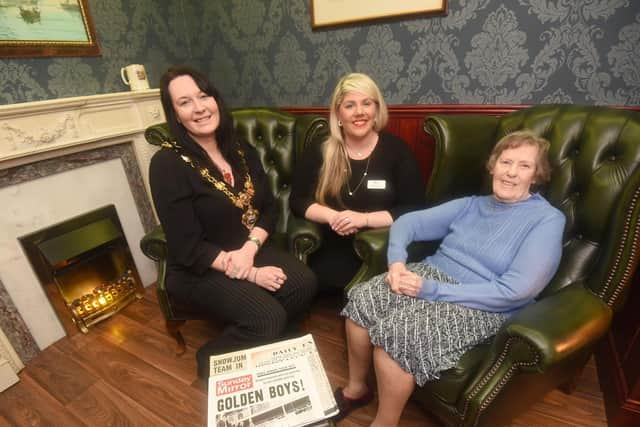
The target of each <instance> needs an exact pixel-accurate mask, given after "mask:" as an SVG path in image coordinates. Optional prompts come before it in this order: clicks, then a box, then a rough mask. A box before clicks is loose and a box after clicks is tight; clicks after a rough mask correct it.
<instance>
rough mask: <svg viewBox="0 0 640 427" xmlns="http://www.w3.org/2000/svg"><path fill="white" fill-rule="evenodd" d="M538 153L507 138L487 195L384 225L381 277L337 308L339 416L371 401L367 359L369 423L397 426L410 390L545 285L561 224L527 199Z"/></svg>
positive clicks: (533, 142)
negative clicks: (372, 378) (341, 343)
mask: <svg viewBox="0 0 640 427" xmlns="http://www.w3.org/2000/svg"><path fill="white" fill-rule="evenodd" d="M548 149H549V143H548V142H547V141H546V140H544V139H542V138H539V137H537V136H536V135H535V134H533V133H532V132H529V131H521V132H515V133H512V134H510V135H507V136H505V137H504V138H502V139H501V140H500V141H499V142H498V144H497V145H496V146H495V148H494V150H493V152H492V154H491V156H490V158H489V161H488V162H487V168H488V170H489V173H490V174H491V175H492V189H493V194H492V195H489V196H474V197H465V198H461V199H457V200H453V201H450V202H447V203H444V204H442V205H440V206H436V207H433V208H431V209H426V210H423V211H417V212H412V213H409V214H406V215H403V216H402V217H400V218H399V219H398V220H397V221H396V222H395V223H394V224H393V226H392V227H391V233H390V238H389V249H388V262H389V272H388V273H387V274H386V275H380V276H376V277H374V278H373V279H371V280H370V281H368V282H365V283H363V284H361V285H359V286H356V287H355V288H354V289H352V290H351V291H350V293H349V301H348V303H347V305H346V307H345V308H344V310H343V311H342V315H344V316H345V317H347V320H346V332H347V344H348V351H349V357H348V360H349V382H348V384H347V385H346V387H344V388H339V389H337V390H336V393H335V396H336V400H337V402H338V406H339V407H340V410H341V413H340V414H339V417H344V416H346V415H347V414H348V413H349V411H351V410H353V409H355V408H357V407H359V406H362V405H365V404H367V403H368V402H369V401H370V400H371V399H372V391H371V389H370V388H369V386H368V385H367V382H366V377H367V374H368V371H369V368H370V365H371V358H372V353H373V364H374V368H375V371H376V377H377V386H378V393H379V406H378V412H377V414H376V418H375V420H374V422H373V424H372V425H373V426H393V425H397V424H398V420H399V418H400V416H401V414H402V410H403V408H404V406H405V404H406V402H407V399H408V398H409V396H410V394H411V392H412V391H413V388H414V386H415V384H418V385H420V386H422V385H424V384H425V382H427V381H429V380H431V379H435V378H438V377H439V374H440V372H442V371H444V370H446V369H449V368H452V367H454V366H455V365H456V363H457V362H458V360H459V359H460V357H461V356H462V354H463V353H464V352H465V351H467V350H468V349H470V348H471V347H473V346H474V345H476V344H478V343H480V342H482V341H483V340H485V339H487V338H488V337H490V336H492V335H494V334H495V333H496V332H497V330H498V329H499V328H500V326H501V325H502V323H503V322H504V321H505V320H506V319H507V318H508V317H509V316H510V315H512V314H513V313H515V312H517V311H518V310H520V309H521V308H522V307H524V306H526V305H527V304H530V303H531V302H533V300H534V298H535V297H536V296H537V295H538V293H539V292H540V291H542V289H543V288H544V287H545V286H546V285H547V283H548V282H549V281H550V280H551V278H552V277H553V275H554V274H555V272H556V269H557V268H558V264H559V262H560V256H561V252H562V232H563V229H564V223H565V218H564V215H563V214H562V213H561V212H560V211H558V210H557V209H555V208H554V207H552V206H551V205H550V204H549V203H548V202H547V201H546V200H545V199H544V198H543V197H542V196H541V195H540V194H538V193H532V192H531V187H532V185H534V184H541V183H544V182H545V181H547V180H548V179H549V174H550V167H549V163H548V160H547V152H548ZM438 239H443V240H442V243H441V244H440V247H439V248H438V250H437V251H436V253H435V254H434V255H432V256H429V257H427V258H425V259H424V260H422V261H421V262H418V263H412V264H406V260H407V246H408V245H409V243H411V242H413V241H426V240H438Z"/></svg>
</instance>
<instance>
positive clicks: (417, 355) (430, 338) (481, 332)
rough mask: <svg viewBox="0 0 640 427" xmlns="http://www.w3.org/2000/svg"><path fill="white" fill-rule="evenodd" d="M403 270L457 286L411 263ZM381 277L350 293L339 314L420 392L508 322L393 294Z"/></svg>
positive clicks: (496, 316)
mask: <svg viewBox="0 0 640 427" xmlns="http://www.w3.org/2000/svg"><path fill="white" fill-rule="evenodd" d="M407 269H408V270H410V271H413V272H414V273H416V274H418V275H420V276H421V277H424V278H429V279H435V280H439V281H442V282H447V283H451V284H457V282H456V281H455V280H453V279H452V278H451V277H449V276H447V275H445V274H444V273H442V272H440V271H438V270H437V269H436V268H435V267H432V266H430V265H428V264H422V263H410V264H407ZM385 276H386V274H380V275H378V276H375V277H373V278H371V279H369V280H368V281H366V282H364V283H361V284H359V285H357V286H355V287H353V288H352V289H351V290H350V291H349V293H348V296H349V301H348V303H347V305H346V306H345V308H344V309H343V310H342V312H341V313H340V314H341V315H342V316H345V317H348V318H349V319H351V320H353V321H354V322H355V323H357V324H358V325H360V326H362V327H364V328H366V329H367V330H368V331H369V336H370V338H371V342H372V343H373V345H375V346H378V347H381V348H382V349H383V350H384V351H386V352H387V353H388V354H389V355H390V356H391V357H392V358H393V359H394V360H395V361H396V362H398V364H399V365H400V367H402V369H404V370H405V371H406V372H409V373H410V374H412V375H413V377H414V378H415V380H416V383H417V384H418V385H419V386H422V385H424V384H425V383H426V382H427V381H429V380H432V379H436V378H439V375H440V372H442V371H444V370H447V369H450V368H453V367H454V366H455V365H456V363H457V362H458V360H459V359H460V357H462V355H463V354H464V353H465V351H467V350H469V349H470V348H471V347H473V346H475V345H476V344H479V343H481V342H482V341H484V340H486V339H487V338H489V337H491V336H493V335H495V334H496V332H497V331H498V329H499V328H500V326H501V325H502V324H503V322H504V321H505V320H506V319H507V316H505V315H504V314H502V313H492V312H488V311H482V310H477V309H473V308H469V307H465V306H462V305H459V304H453V303H448V302H441V301H437V302H433V301H425V300H421V299H417V298H413V297H409V296H405V295H397V294H394V293H393V292H391V288H389V285H387V284H386V283H385V281H384V278H385Z"/></svg>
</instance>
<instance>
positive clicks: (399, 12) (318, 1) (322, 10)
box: [311, 0, 447, 29]
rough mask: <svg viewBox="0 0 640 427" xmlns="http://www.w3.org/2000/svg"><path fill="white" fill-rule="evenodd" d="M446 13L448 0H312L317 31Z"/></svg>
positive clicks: (314, 27)
mask: <svg viewBox="0 0 640 427" xmlns="http://www.w3.org/2000/svg"><path fill="white" fill-rule="evenodd" d="M446 14H447V0H393V1H390V0H367V1H366V2H363V1H360V0H311V27H312V28H313V29H317V28H324V27H334V26H338V25H348V24H355V23H358V22H366V21H381V20H389V19H396V18H406V17H420V16H429V15H446Z"/></svg>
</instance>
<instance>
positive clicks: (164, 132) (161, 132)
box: [144, 122, 174, 147]
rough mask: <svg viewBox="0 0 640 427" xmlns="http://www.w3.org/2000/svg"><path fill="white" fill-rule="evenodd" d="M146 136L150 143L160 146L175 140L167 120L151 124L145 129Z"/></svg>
mask: <svg viewBox="0 0 640 427" xmlns="http://www.w3.org/2000/svg"><path fill="white" fill-rule="evenodd" d="M144 138H145V139H146V140H147V142H148V143H149V144H152V145H157V146H158V147H160V146H162V145H163V144H166V143H169V142H171V141H173V140H174V137H173V134H172V133H171V131H170V130H169V125H167V123H166V122H165V123H158V124H157V125H153V126H149V127H148V128H147V129H146V130H145V131H144Z"/></svg>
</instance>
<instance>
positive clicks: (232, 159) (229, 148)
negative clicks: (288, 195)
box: [149, 67, 316, 378]
mask: <svg viewBox="0 0 640 427" xmlns="http://www.w3.org/2000/svg"><path fill="white" fill-rule="evenodd" d="M160 96H161V100H162V106H163V108H164V112H165V116H166V119H167V123H168V125H169V128H170V129H171V131H172V132H173V134H174V136H175V137H176V140H175V142H174V143H172V144H167V146H166V147H163V148H162V149H161V150H159V151H158V152H157V153H156V154H155V155H154V156H153V158H152V159H151V165H150V169H149V179H150V184H151V192H152V195H153V201H154V204H155V207H156V211H157V213H158V217H159V218H160V222H161V224H162V227H163V229H164V232H165V234H166V238H167V245H168V251H169V252H168V271H167V278H166V280H167V289H168V291H169V293H170V294H171V295H172V297H173V298H176V299H177V300H179V301H181V302H183V303H184V304H189V305H191V306H193V307H196V308H198V309H200V310H201V311H203V312H209V313H211V314H212V316H215V317H216V318H218V319H221V320H222V321H224V322H225V324H226V326H225V329H224V331H223V332H222V334H220V335H219V336H217V337H216V338H215V339H214V340H212V341H210V342H208V343H206V344H205V345H203V346H202V347H201V348H200V349H199V350H198V352H197V354H196V357H197V361H198V375H199V376H200V377H202V378H208V376H209V356H210V355H212V354H220V353H225V352H229V351H234V350H238V349H242V348H246V347H251V346H254V345H259V344H264V343H267V342H270V341H273V340H275V339H277V338H279V337H281V336H282V335H283V333H284V332H285V328H286V327H287V325H288V324H289V323H291V321H292V320H296V319H297V318H298V317H299V316H301V315H302V314H304V313H305V312H306V309H307V308H308V306H309V303H310V302H311V300H312V299H313V297H314V296H315V293H316V279H315V276H314V275H313V273H312V272H311V271H310V270H309V269H308V268H307V267H306V266H305V265H303V264H302V263H300V262H299V261H297V260H296V259H295V257H293V256H292V255H290V254H288V253H286V252H284V251H281V250H279V249H278V248H276V247H275V246H274V245H272V244H271V243H270V242H269V240H268V237H269V234H270V233H272V232H273V230H274V228H275V224H276V221H277V208H276V204H275V201H274V198H273V195H272V193H271V191H270V189H269V185H268V180H267V176H266V174H265V173H264V170H263V168H262V164H261V163H260V160H259V159H258V155H257V153H256V152H255V150H254V149H253V148H252V147H251V146H249V145H248V144H246V143H243V142H242V141H240V139H239V138H237V137H236V136H235V133H234V129H233V122H232V118H231V116H230V114H229V112H228V111H227V109H226V108H225V106H224V103H223V101H222V98H221V96H220V94H219V92H218V91H217V90H216V88H215V87H213V85H212V84H211V83H210V82H209V81H208V80H207V78H206V77H204V76H203V75H202V74H200V73H199V72H198V71H196V70H193V69H190V68H187V67H172V68H170V69H169V70H168V71H167V72H166V73H165V74H164V75H163V76H162V78H161V80H160Z"/></svg>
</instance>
